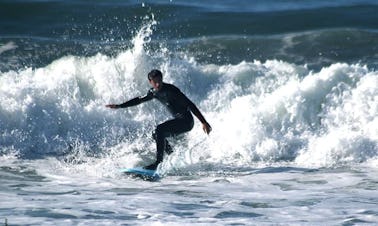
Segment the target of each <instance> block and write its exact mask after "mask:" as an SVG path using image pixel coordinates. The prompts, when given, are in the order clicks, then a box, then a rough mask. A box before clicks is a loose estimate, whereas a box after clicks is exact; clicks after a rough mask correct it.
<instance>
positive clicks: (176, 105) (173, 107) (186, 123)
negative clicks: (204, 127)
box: [118, 83, 204, 169]
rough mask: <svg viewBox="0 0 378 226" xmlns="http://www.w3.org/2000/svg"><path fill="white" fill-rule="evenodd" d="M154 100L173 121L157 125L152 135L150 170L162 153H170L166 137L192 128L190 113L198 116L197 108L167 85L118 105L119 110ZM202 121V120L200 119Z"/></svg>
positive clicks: (161, 156)
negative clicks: (168, 112) (163, 107)
mask: <svg viewBox="0 0 378 226" xmlns="http://www.w3.org/2000/svg"><path fill="white" fill-rule="evenodd" d="M153 98H156V99H157V100H159V101H160V102H161V103H162V104H163V105H165V106H166V107H167V108H168V110H169V111H170V113H171V114H172V116H173V117H174V119H171V120H168V121H166V122H164V123H162V124H160V125H158V126H157V127H156V129H155V132H154V133H153V137H154V139H155V140H156V149H157V154H156V162H155V163H154V164H152V165H153V166H152V165H151V166H152V167H150V168H152V169H153V168H156V166H157V165H158V164H159V163H160V162H162V161H163V156H164V151H166V152H167V153H168V154H170V153H171V152H172V150H171V147H170V145H169V144H168V141H167V140H166V138H167V137H170V136H176V135H179V134H182V133H184V132H188V131H190V130H191V129H192V128H193V125H194V121H193V116H192V114H191V112H193V113H194V114H195V115H198V114H200V113H199V110H198V108H197V107H196V106H195V104H193V102H192V101H191V100H189V99H188V98H187V97H186V96H185V95H184V94H183V93H182V92H181V91H180V89H178V88H177V87H176V86H174V85H172V84H168V83H163V86H162V87H161V89H160V90H159V91H156V90H154V89H153V88H151V89H150V90H149V91H148V93H147V95H146V96H143V97H136V98H134V99H132V100H129V101H127V102H125V103H123V104H120V105H118V107H120V108H124V107H130V106H135V105H138V104H140V103H142V102H145V101H149V100H152V99H153ZM200 120H201V121H204V119H203V120H202V119H200Z"/></svg>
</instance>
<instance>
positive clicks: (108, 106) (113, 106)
mask: <svg viewBox="0 0 378 226" xmlns="http://www.w3.org/2000/svg"><path fill="white" fill-rule="evenodd" d="M105 107H107V108H113V109H116V108H118V106H117V104H107V105H105Z"/></svg>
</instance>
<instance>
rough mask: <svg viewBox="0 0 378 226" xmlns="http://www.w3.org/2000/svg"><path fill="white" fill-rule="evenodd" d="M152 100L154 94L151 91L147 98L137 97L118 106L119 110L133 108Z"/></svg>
mask: <svg viewBox="0 0 378 226" xmlns="http://www.w3.org/2000/svg"><path fill="white" fill-rule="evenodd" d="M152 98H153V93H152V91H151V90H149V91H148V93H147V94H146V95H145V96H140V97H135V98H133V99H131V100H129V101H126V102H125V103H123V104H118V105H116V106H117V108H127V107H132V106H136V105H138V104H140V103H143V102H146V101H149V100H152Z"/></svg>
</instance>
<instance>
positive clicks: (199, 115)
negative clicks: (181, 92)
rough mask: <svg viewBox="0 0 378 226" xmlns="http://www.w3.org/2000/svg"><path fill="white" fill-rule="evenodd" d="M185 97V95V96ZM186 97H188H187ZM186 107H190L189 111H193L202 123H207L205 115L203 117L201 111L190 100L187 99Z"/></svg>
mask: <svg viewBox="0 0 378 226" xmlns="http://www.w3.org/2000/svg"><path fill="white" fill-rule="evenodd" d="M186 98H187V97H186ZM187 99H188V98H187ZM188 107H189V109H190V111H191V112H193V114H194V115H195V116H196V117H197V118H198V119H199V120H200V122H201V123H202V124H203V123H207V121H206V119H205V117H203V115H202V113H201V112H200V110H199V109H198V108H197V106H196V105H195V104H194V103H193V102H192V101H191V100H189V99H188Z"/></svg>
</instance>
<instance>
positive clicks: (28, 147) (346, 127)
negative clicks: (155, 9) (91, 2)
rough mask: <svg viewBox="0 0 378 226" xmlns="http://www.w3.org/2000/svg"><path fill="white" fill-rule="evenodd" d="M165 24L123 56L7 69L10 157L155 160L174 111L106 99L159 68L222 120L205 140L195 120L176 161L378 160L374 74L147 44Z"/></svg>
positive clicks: (377, 78)
mask: <svg viewBox="0 0 378 226" xmlns="http://www.w3.org/2000/svg"><path fill="white" fill-rule="evenodd" d="M156 24H157V23H156V21H155V20H151V21H149V22H148V23H146V24H145V25H144V26H142V28H141V29H140V30H139V31H138V32H137V33H136V34H135V36H134V37H133V39H132V41H131V47H130V48H128V49H126V50H124V51H121V52H120V53H119V54H117V55H115V56H107V55H105V54H101V53H98V54H96V55H94V56H74V55H68V56H65V57H61V58H59V59H56V60H54V61H53V62H52V63H50V64H48V65H46V66H44V67H40V68H30V67H29V68H23V69H18V70H10V71H7V72H2V73H1V74H0V133H1V136H0V143H1V145H0V148H1V149H0V150H1V153H2V154H13V155H17V156H18V157H19V158H26V159H33V158H44V157H46V156H54V157H59V156H65V158H67V156H70V155H74V156H76V157H75V158H78V154H77V153H78V152H82V153H84V155H86V156H96V157H99V156H102V157H103V156H104V155H105V156H107V157H108V158H115V157H117V156H118V157H119V156H128V160H127V161H129V162H130V164H132V163H135V162H138V161H144V160H145V159H146V158H152V157H153V156H154V154H153V153H154V152H155V150H154V142H153V140H152V139H151V138H150V134H151V131H152V130H153V129H154V126H155V125H156V124H158V123H160V122H162V121H164V120H166V119H167V118H169V115H168V113H167V112H166V110H165V109H164V107H162V106H160V105H159V103H157V102H155V101H152V102H149V103H145V104H142V105H139V106H137V107H134V108H130V109H122V110H117V111H113V110H109V109H107V108H105V107H104V105H105V104H108V103H122V102H124V101H126V100H128V99H130V98H133V97H135V96H138V95H144V94H145V93H146V92H147V90H148V88H149V85H148V81H147V79H146V74H147V73H148V72H149V71H150V70H151V68H160V69H161V70H162V71H163V74H164V79H165V81H166V82H169V83H173V84H175V85H177V86H178V87H179V88H180V89H181V90H182V91H183V92H184V93H186V94H187V95H188V96H189V97H190V98H191V99H192V100H193V101H194V102H195V103H196V104H197V105H198V106H199V108H200V109H201V111H202V112H203V113H204V115H205V116H206V118H207V119H208V120H209V122H210V123H211V125H212V127H213V132H212V134H211V135H210V136H209V137H206V136H205V135H204V134H203V133H202V131H201V129H200V123H198V121H197V122H196V126H195V128H194V129H193V130H192V131H191V132H190V133H189V134H188V135H187V138H186V139H179V141H177V142H176V144H175V150H176V153H175V154H174V155H173V156H171V157H170V160H172V161H167V164H176V165H177V164H178V165H180V164H184V165H188V164H195V163H199V162H210V163H213V164H226V165H228V164H230V165H246V164H247V165H252V164H287V163H289V164H295V165H299V166H305V167H312V166H314V167H334V166H341V165H345V164H347V165H348V164H356V163H363V162H369V161H374V160H376V159H377V158H378V130H377V128H378V121H377V112H378V99H377V98H378V86H377V84H378V73H377V72H376V71H375V70H372V69H369V68H368V67H367V66H363V65H360V64H347V63H334V64H331V65H329V66H325V67H322V68H321V70H319V71H313V70H310V69H309V68H308V67H307V66H302V65H296V64H293V63H288V62H285V61H281V60H276V59H274V60H267V61H264V62H262V61H258V60H255V61H241V62H239V63H237V64H212V63H204V62H198V61H197V60H196V58H194V57H192V56H190V55H185V54H177V52H172V50H170V49H169V48H168V47H167V46H166V44H161V45H160V48H150V49H149V48H146V46H148V45H149V44H150V42H151V38H150V37H151V36H152V35H153V32H154V26H156ZM147 156H149V157H147ZM123 160H124V159H123ZM173 160H174V161H173ZM173 162H175V163H173Z"/></svg>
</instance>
